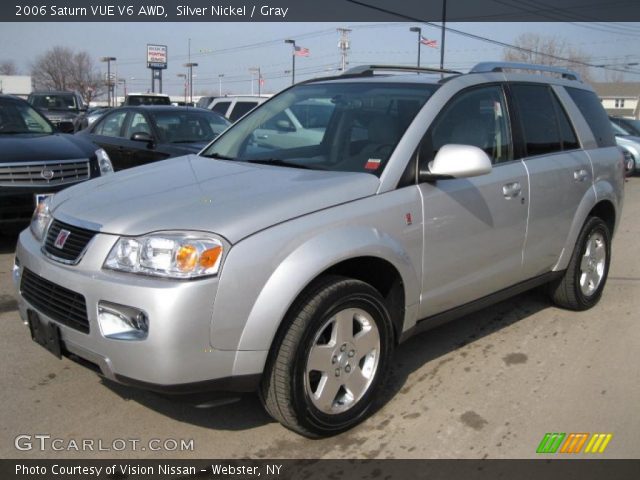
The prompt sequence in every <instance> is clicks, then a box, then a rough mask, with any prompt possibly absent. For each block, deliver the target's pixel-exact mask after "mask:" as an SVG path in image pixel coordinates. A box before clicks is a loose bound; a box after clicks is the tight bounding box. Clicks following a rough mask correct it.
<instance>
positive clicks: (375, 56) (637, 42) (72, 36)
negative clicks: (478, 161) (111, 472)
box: [0, 23, 640, 95]
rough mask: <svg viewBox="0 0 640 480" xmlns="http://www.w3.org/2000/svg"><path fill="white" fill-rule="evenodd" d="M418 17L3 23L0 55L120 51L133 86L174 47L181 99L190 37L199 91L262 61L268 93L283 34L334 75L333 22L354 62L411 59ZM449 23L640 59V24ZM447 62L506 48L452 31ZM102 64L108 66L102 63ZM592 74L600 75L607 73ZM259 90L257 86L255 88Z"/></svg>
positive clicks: (303, 64) (170, 77)
mask: <svg viewBox="0 0 640 480" xmlns="http://www.w3.org/2000/svg"><path fill="white" fill-rule="evenodd" d="M411 26H420V24H412V23H402V24H397V23H387V24H362V23H361V24H334V23H0V61H4V60H13V61H14V62H15V63H16V65H17V66H18V68H19V69H20V70H21V72H22V73H26V74H28V73H29V70H30V65H31V63H32V62H33V60H34V59H35V57H36V56H38V55H40V54H42V53H44V52H45V51H46V50H47V49H48V48H51V47H52V46H55V45H63V46H67V47H71V48H74V49H76V50H77V49H83V50H86V51H88V52H89V54H90V55H91V56H92V57H94V58H95V59H96V62H97V61H98V59H99V58H100V57H101V56H106V55H108V56H114V57H117V59H118V60H117V62H115V67H112V68H115V69H117V74H118V76H119V77H120V78H125V79H126V80H127V83H128V87H129V91H146V90H148V89H149V88H150V76H151V73H150V71H149V70H148V69H147V68H146V63H145V62H146V57H145V55H146V44H147V43H157V44H165V45H167V46H168V52H169V68H168V69H167V70H165V71H164V92H165V93H170V94H174V95H179V94H181V93H182V92H183V81H182V80H181V79H180V78H178V77H177V74H179V73H184V72H185V69H184V67H182V64H183V63H185V62H186V61H187V57H188V51H189V48H188V45H189V39H191V60H192V61H193V62H197V63H198V64H199V66H198V67H197V68H196V69H195V70H194V71H195V75H196V77H195V79H194V94H200V93H204V92H211V93H217V91H218V75H219V74H224V78H223V92H227V93H250V92H251V85H252V82H251V73H250V71H249V69H250V68H251V67H260V68H261V70H262V73H263V76H264V78H265V84H264V86H263V92H275V91H278V90H279V89H281V88H283V87H284V86H286V85H287V84H288V83H289V82H290V76H289V74H285V70H290V69H291V47H290V46H289V45H286V44H285V43H284V42H283V40H284V39H285V38H293V39H295V40H296V41H297V44H298V45H300V46H302V47H306V48H308V49H309V50H310V52H311V54H310V56H309V57H306V58H303V57H298V58H297V59H296V80H302V79H305V78H310V77H312V76H318V75H321V74H322V73H324V72H325V71H326V72H327V73H330V72H331V71H333V72H335V69H336V67H337V66H338V65H339V61H340V55H339V50H338V39H339V35H338V33H337V32H336V28H337V27H349V28H352V29H353V31H352V32H351V34H350V40H351V50H350V52H349V62H350V65H351V66H353V65H357V64H363V63H392V64H410V63H411V64H414V63H415V61H416V56H417V35H416V34H415V33H412V32H409V27H411ZM448 26H451V27H453V28H456V29H459V30H463V31H465V32H470V33H473V34H476V35H480V36H484V37H489V38H492V39H496V40H500V41H503V42H507V43H512V42H513V41H514V39H515V38H516V37H517V36H518V35H519V34H520V33H522V32H537V33H540V34H543V35H555V36H557V37H559V38H562V39H566V40H567V41H569V42H570V43H571V45H572V46H573V47H575V48H578V49H580V50H582V51H583V52H584V53H586V54H588V55H589V56H590V57H591V62H592V63H595V64H606V65H610V64H616V65H618V64H625V63H636V62H639V63H640V24H639V23H624V24H622V23H582V24H575V23H455V24H450V25H448ZM422 28H423V34H424V36H425V37H427V38H430V39H436V40H437V41H438V44H439V43H440V31H439V29H435V28H433V27H430V26H423V27H422ZM445 46H446V48H445V66H446V67H448V68H453V69H462V70H465V69H468V68H470V67H471V66H473V65H474V64H475V63H477V62H479V61H487V60H500V59H501V57H502V53H503V48H502V47H499V46H496V45H492V44H489V43H485V42H481V41H479V40H474V39H470V38H465V37H462V36H460V35H457V34H454V33H447V37H446V45H445ZM439 56H440V50H439V49H433V48H427V47H423V48H422V64H423V65H429V66H437V65H438V63H439V58H440V57H439ZM98 66H99V68H101V69H103V70H106V66H105V65H104V64H99V65H98ZM630 68H631V69H632V70H634V71H635V72H638V73H636V74H628V75H626V77H625V79H626V80H629V81H640V66H633V67H630ZM599 70H600V71H599V72H594V73H593V75H594V77H596V79H604V75H603V74H604V70H602V69H599ZM254 88H255V90H256V92H257V84H254Z"/></svg>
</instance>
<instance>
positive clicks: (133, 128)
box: [124, 112, 151, 138]
mask: <svg viewBox="0 0 640 480" xmlns="http://www.w3.org/2000/svg"><path fill="white" fill-rule="evenodd" d="M134 133H148V134H149V135H151V127H149V123H148V122H147V119H146V118H145V117H144V115H143V114H141V113H139V112H136V113H134V114H133V117H131V121H130V122H129V126H128V127H127V129H126V130H125V132H124V137H125V138H131V136H132V135H133V134H134Z"/></svg>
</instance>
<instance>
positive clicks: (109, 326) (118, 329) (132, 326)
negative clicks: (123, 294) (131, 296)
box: [98, 301, 149, 340]
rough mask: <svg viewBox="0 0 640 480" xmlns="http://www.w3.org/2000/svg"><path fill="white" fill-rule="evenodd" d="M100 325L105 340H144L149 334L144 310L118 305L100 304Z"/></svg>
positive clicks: (102, 302)
mask: <svg viewBox="0 0 640 480" xmlns="http://www.w3.org/2000/svg"><path fill="white" fill-rule="evenodd" d="M98 323H99V324H100V331H101V332H102V335H103V336H104V337H105V338H113V339H116V340H144V339H145V338H147V334H148V333H149V320H148V318H147V314H146V313H144V312H143V311H142V310H139V309H137V308H134V307H127V306H125V305H118V304H117V303H111V302H104V301H101V302H99V303H98Z"/></svg>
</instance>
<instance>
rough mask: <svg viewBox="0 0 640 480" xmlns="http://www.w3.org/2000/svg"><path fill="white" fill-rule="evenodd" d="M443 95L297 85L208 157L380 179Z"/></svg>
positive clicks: (411, 89)
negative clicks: (425, 109)
mask: <svg viewBox="0 0 640 480" xmlns="http://www.w3.org/2000/svg"><path fill="white" fill-rule="evenodd" d="M437 88H438V85H433V84H416V85H407V84H406V83H405V84H394V83H373V82H371V83H355V82H354V83H326V84H322V83H316V84H308V85H298V86H296V87H293V88H291V89H289V90H287V91H286V92H284V93H282V94H281V95H278V96H277V97H274V98H273V99H272V100H270V101H268V102H266V103H264V104H263V105H261V106H259V107H258V108H256V109H255V110H254V111H253V112H251V113H249V114H248V115H247V116H246V117H244V118H242V119H241V120H240V121H238V122H237V123H236V124H235V125H234V126H233V127H232V128H231V129H230V130H229V131H228V132H227V133H225V134H224V135H223V136H222V137H221V138H220V139H219V140H218V141H216V142H214V143H213V144H212V145H211V146H210V147H209V148H208V149H207V150H205V152H204V153H203V154H204V155H205V156H210V157H213V158H224V159H233V160H237V161H245V162H250V163H266V164H273V165H279V166H291V167H298V168H309V169H315V170H331V171H343V172H369V173H373V174H375V175H378V176H379V175H380V174H381V173H382V171H383V170H384V167H385V165H386V163H387V161H388V160H389V157H390V156H391V153H392V152H393V150H394V149H395V147H396V145H397V144H398V142H399V141H400V138H401V136H402V133H403V132H404V131H405V130H406V129H407V127H408V126H409V124H410V123H411V121H412V120H413V119H414V117H415V116H416V114H417V113H418V111H419V110H420V108H422V106H423V105H424V104H425V102H426V101H427V99H428V98H429V97H430V96H431V95H432V94H433V92H434V91H435V90H436V89H437Z"/></svg>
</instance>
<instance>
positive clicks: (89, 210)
mask: <svg viewBox="0 0 640 480" xmlns="http://www.w3.org/2000/svg"><path fill="white" fill-rule="evenodd" d="M378 186H379V180H378V178H377V177H376V176H374V175H372V174H368V173H349V172H323V171H313V170H302V169H297V168H288V167H275V166H269V165H256V164H247V163H244V162H234V161H224V160H214V159H211V158H206V157H200V156H197V155H187V156H184V157H176V158H172V159H169V160H164V161H161V162H155V163H152V164H148V165H144V166H141V167H137V168H133V169H129V170H124V171H121V172H118V173H116V174H113V175H109V176H106V177H101V178H98V179H95V180H92V181H88V182H84V183H82V184H79V185H76V186H74V187H71V188H68V189H65V190H63V191H62V192H60V193H58V194H57V195H56V196H55V197H54V202H53V205H52V209H53V214H54V216H55V217H56V218H59V219H60V220H62V221H67V222H69V223H72V224H73V223H77V221H78V220H80V221H81V222H82V223H86V224H89V225H94V228H96V229H99V230H100V231H101V232H105V233H112V234H118V235H142V234H145V233H149V232H153V231H159V230H200V231H209V232H213V233H216V234H219V235H221V236H223V237H224V238H226V239H227V240H228V241H230V242H231V243H235V242H237V241H239V240H241V239H243V238H245V237H246V236H248V235H251V234H252V233H255V232H257V231H260V230H262V229H265V228H268V227H270V226H272V225H275V224H277V223H280V222H284V221H286V220H289V219H292V218H295V217H298V216H301V215H305V214H308V213H312V212H314V211H318V210H322V209H324V208H328V207H331V206H334V205H338V204H341V203H345V202H349V201H352V200H356V199H358V198H363V197H367V196H370V195H373V194H375V192H376V190H377V189H378Z"/></svg>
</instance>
